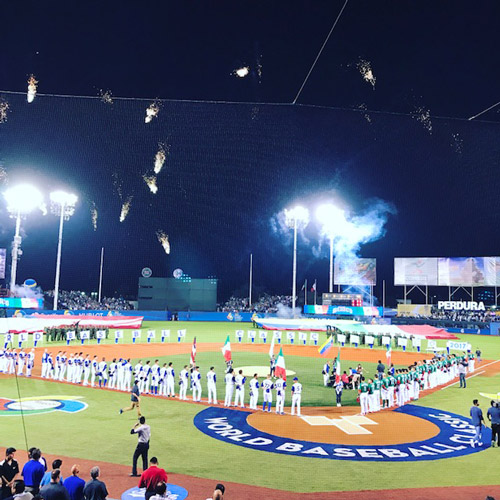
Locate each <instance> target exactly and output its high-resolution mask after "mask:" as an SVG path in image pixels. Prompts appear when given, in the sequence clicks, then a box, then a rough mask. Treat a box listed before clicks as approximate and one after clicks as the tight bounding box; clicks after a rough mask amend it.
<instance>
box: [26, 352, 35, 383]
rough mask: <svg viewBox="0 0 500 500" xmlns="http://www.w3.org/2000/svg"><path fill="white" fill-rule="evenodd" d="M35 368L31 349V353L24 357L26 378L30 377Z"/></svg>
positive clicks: (33, 353)
mask: <svg viewBox="0 0 500 500" xmlns="http://www.w3.org/2000/svg"><path fill="white" fill-rule="evenodd" d="M34 366H35V349H31V351H30V352H29V353H28V354H27V355H26V376H27V377H31V370H33V367H34Z"/></svg>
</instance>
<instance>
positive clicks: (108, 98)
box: [98, 89, 113, 104]
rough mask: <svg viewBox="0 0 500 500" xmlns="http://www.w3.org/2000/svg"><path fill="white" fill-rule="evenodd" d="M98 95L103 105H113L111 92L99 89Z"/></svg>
mask: <svg viewBox="0 0 500 500" xmlns="http://www.w3.org/2000/svg"><path fill="white" fill-rule="evenodd" d="M98 95H99V97H100V98H101V101H102V102H103V103H104V104H113V94H112V93H111V90H103V89H100V90H99V94H98Z"/></svg>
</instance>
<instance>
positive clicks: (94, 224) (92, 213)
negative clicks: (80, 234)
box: [90, 201, 99, 231]
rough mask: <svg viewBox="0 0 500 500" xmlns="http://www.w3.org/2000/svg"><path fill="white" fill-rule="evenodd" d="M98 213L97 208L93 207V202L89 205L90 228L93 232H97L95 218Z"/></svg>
mask: <svg viewBox="0 0 500 500" xmlns="http://www.w3.org/2000/svg"><path fill="white" fill-rule="evenodd" d="M98 215H99V214H98V213H97V207H96V205H95V202H94V201H93V202H92V203H91V204H90V218H91V220H92V227H93V228H94V231H97V217H98Z"/></svg>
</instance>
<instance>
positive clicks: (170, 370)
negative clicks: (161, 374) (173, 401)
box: [167, 362, 175, 398]
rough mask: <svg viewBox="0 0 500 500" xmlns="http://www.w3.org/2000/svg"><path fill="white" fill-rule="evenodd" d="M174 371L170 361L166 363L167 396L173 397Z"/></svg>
mask: <svg viewBox="0 0 500 500" xmlns="http://www.w3.org/2000/svg"><path fill="white" fill-rule="evenodd" d="M174 386H175V371H174V367H173V366H172V363H171V362H170V363H169V364H168V368H167V396H169V397H172V398H175V389H174Z"/></svg>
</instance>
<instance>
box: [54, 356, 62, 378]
mask: <svg viewBox="0 0 500 500" xmlns="http://www.w3.org/2000/svg"><path fill="white" fill-rule="evenodd" d="M61 356H62V352H61V351H59V352H58V353H57V354H56V357H55V365H54V379H56V380H62V379H61V378H60V368H61Z"/></svg>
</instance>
